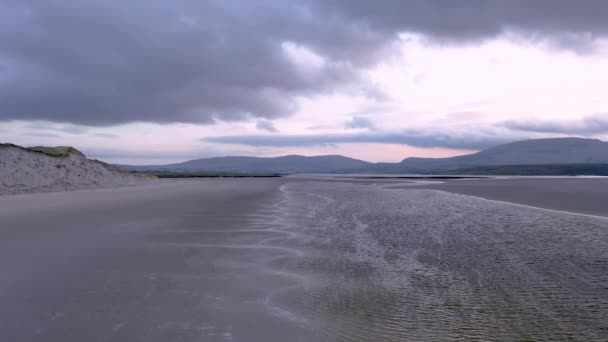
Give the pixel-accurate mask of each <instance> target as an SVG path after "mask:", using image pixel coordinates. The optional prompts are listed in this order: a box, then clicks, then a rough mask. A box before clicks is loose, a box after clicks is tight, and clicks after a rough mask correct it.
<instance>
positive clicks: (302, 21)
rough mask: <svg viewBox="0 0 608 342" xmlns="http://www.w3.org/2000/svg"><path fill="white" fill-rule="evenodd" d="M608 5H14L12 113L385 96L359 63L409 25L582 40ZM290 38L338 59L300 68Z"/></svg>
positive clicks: (190, 118)
mask: <svg viewBox="0 0 608 342" xmlns="http://www.w3.org/2000/svg"><path fill="white" fill-rule="evenodd" d="M606 13H608V1H601V0H597V1H593V0H579V1H570V0H543V1H541V0H526V1H523V0H509V1H503V0H462V1H451V0H450V1H447V0H400V1H398V0H385V1H367V0H323V1H321V0H302V1H279V0H269V1H248V0H241V1H220V0H217V1H214V0H208V1H200V0H176V1H161V0H129V1H117V0H91V1H84V0H54V1H36V0H0V42H2V43H1V44H0V120H11V119H21V120H48V121H60V122H71V123H75V124H82V125H112V124H118V123H124V122H133V121H147V122H161V123H163V122H192V123H212V122H214V121H216V120H226V121H234V120H245V119H250V118H251V117H257V118H263V119H273V118H277V117H282V116H286V115H289V114H291V113H293V111H294V110H295V107H294V106H295V105H294V97H295V96H307V95H312V94H318V93H324V92H328V91H330V90H334V89H335V88H336V87H339V86H342V85H349V86H351V87H352V86H353V85H357V87H360V90H361V91H362V92H365V93H366V94H369V95H373V94H374V92H375V90H374V89H373V88H371V87H369V85H365V84H362V83H361V80H360V79H359V76H358V72H357V70H359V69H360V68H362V67H366V66H370V65H373V64H374V63H376V62H377V61H378V60H379V59H380V58H381V57H382V56H384V55H385V53H386V51H387V49H388V47H389V46H390V44H391V42H393V41H394V40H395V39H396V37H397V35H398V33H399V32H402V31H410V32H417V33H421V34H423V35H426V36H428V37H431V38H437V39H441V40H447V41H455V42H460V41H471V40H478V39H484V38H490V37H493V36H496V35H498V34H501V33H503V32H506V31H512V32H518V33H521V34H523V35H524V36H528V37H532V38H534V39H545V38H547V39H552V40H555V41H559V42H562V43H563V45H572V46H575V45H582V44H584V43H586V42H588V41H590V40H593V39H594V38H595V37H597V36H601V35H605V34H606V33H607V27H608V21H607V20H605V14H606ZM286 42H291V43H293V44H296V45H297V46H302V47H305V48H307V49H309V50H311V51H313V52H314V53H316V54H318V55H319V56H322V57H323V58H324V59H325V60H326V61H327V63H326V64H325V66H324V67H323V68H322V69H321V70H316V71H315V70H310V69H309V68H305V67H301V66H298V65H297V64H294V63H293V61H292V60H291V59H289V58H288V56H287V54H286V53H285V50H284V48H283V46H284V45H285V43H286ZM374 96H379V94H376V95H374Z"/></svg>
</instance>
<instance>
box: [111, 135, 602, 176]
mask: <svg viewBox="0 0 608 342" xmlns="http://www.w3.org/2000/svg"><path fill="white" fill-rule="evenodd" d="M561 164H596V165H597V164H608V142H604V141H601V140H596V139H583V138H550V139H535V140H524V141H518V142H513V143H509V144H504V145H499V146H496V147H492V148H489V149H487V150H484V151H480V152H477V153H473V154H468V155H463V156H457V157H451V158H406V159H404V160H403V161H401V162H400V163H369V162H365V161H362V160H358V159H353V158H348V157H344V156H339V155H330V156H317V157H304V156H284V157H276V158H257V157H216V158H207V159H195V160H190V161H187V162H183V163H178V164H169V165H147V166H128V165H120V167H123V168H125V169H127V170H130V171H139V172H146V171H147V172H151V171H172V172H232V173H234V172H237V173H238V172H241V173H281V174H294V173H419V174H429V173H446V172H449V173H457V172H456V171H457V170H463V171H465V170H466V171H469V172H470V171H471V170H475V168H478V170H479V172H483V170H484V169H483V168H480V167H487V166H506V165H526V166H527V167H528V169H530V166H533V165H552V166H553V167H555V166H556V165H561ZM492 170H493V172H496V170H497V169H496V168H493V169H492ZM504 170H509V169H504ZM539 170H541V169H539ZM569 170H571V168H570V169H569Z"/></svg>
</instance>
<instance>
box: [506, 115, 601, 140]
mask: <svg viewBox="0 0 608 342" xmlns="http://www.w3.org/2000/svg"><path fill="white" fill-rule="evenodd" d="M502 126H504V127H506V128H509V129H512V130H516V131H525V132H537V133H561V134H574V135H592V134H602V133H608V113H607V114H594V115H589V116H586V117H583V118H581V119H580V120H572V121H543V120H527V121H514V120H512V121H506V122H504V123H503V124H502Z"/></svg>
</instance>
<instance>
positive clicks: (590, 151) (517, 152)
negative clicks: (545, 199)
mask: <svg viewBox="0 0 608 342" xmlns="http://www.w3.org/2000/svg"><path fill="white" fill-rule="evenodd" d="M606 163H608V142H604V141H601V140H597V139H582V138H551V139H534V140H524V141H517V142H513V143H509V144H504V145H499V146H496V147H492V148H489V149H487V150H484V151H481V152H477V153H473V154H468V155H464V156H457V157H451V158H406V159H404V160H403V161H402V162H401V163H398V164H397V165H395V164H389V165H385V166H384V167H382V166H381V167H379V168H377V170H376V171H384V172H397V173H433V172H441V171H445V170H456V169H466V168H474V167H478V166H493V165H503V166H504V165H538V164H606Z"/></svg>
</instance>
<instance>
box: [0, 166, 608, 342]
mask: <svg viewBox="0 0 608 342" xmlns="http://www.w3.org/2000/svg"><path fill="white" fill-rule="evenodd" d="M390 183H391V182H390V181H383V182H375V181H357V182H352V183H351V182H348V180H344V179H341V180H337V181H332V180H331V179H323V180H319V179H307V178H305V177H301V178H290V177H287V178H271V179H196V180H177V181H162V182H157V183H153V184H148V185H142V186H135V187H125V188H114V189H100V190H82V191H73V192H58V193H44V194H27V195H11V196H2V197H0V222H2V224H1V228H0V268H1V269H2V276H1V277H0V322H2V323H1V324H0V340H2V341H23V342H29V341H159V342H161V341H163V342H164V341H379V340H383V341H452V340H459V339H460V340H491V341H525V340H528V341H542V340H552V341H555V340H576V341H599V340H602V338H604V337H605V336H606V332H607V331H608V326H607V325H606V321H605V319H604V317H606V316H607V315H608V291H607V289H608V253H607V252H606V251H607V250H608V221H607V220H606V219H603V218H596V217H590V216H582V215H571V214H567V213H561V212H557V211H548V210H539V209H535V208H531V207H524V206H518V205H511V204H508V203H502V202H496V201H488V200H485V199H482V198H477V197H470V196H463V195H461V194H467V195H473V196H478V197H487V198H490V199H496V200H500V201H509V200H510V201H513V202H518V203H521V204H526V205H532V206H540V207H546V208H550V209H560V208H561V209H564V210H569V211H577V212H581V213H588V214H593V215H602V214H606V212H605V211H603V210H604V209H603V207H602V206H601V204H597V203H595V201H602V200H603V201H604V202H603V203H606V202H605V200H604V199H605V198H606V197H605V195H606V190H602V187H603V186H604V185H605V184H606V180H604V179H563V180H560V179H548V180H537V179H534V180H528V179H516V180H485V179H484V180H453V181H446V182H444V183H442V184H437V185H428V184H427V185H417V186H411V185H404V184H403V181H402V180H401V181H397V180H396V181H395V185H392V186H391V184H390ZM399 184H401V185H399ZM395 187H397V188H400V189H395ZM604 189H605V188H604ZM437 190H441V191H437ZM458 193H461V194H458ZM526 199H529V200H526ZM587 200H588V201H589V202H585V201H587Z"/></svg>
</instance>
